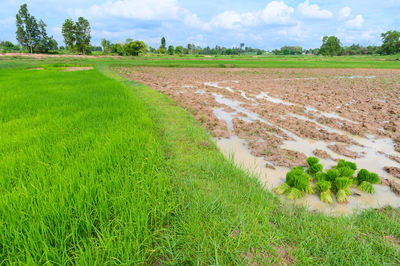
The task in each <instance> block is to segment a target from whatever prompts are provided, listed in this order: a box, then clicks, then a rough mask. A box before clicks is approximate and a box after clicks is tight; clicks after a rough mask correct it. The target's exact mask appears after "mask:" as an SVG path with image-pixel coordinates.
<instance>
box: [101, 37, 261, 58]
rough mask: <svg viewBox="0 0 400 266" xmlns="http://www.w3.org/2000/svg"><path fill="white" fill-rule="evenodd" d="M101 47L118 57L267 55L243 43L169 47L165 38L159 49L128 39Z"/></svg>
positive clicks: (103, 42)
mask: <svg viewBox="0 0 400 266" xmlns="http://www.w3.org/2000/svg"><path fill="white" fill-rule="evenodd" d="M101 46H102V48H103V51H104V53H105V54H117V55H139V54H142V53H152V54H168V55H241V54H258V55H261V54H265V53H266V51H265V50H262V49H256V48H251V47H244V44H243V43H242V44H241V46H240V47H234V48H226V47H221V46H215V47H214V48H210V47H209V46H207V47H205V48H202V47H201V46H196V45H195V44H191V43H189V44H187V45H186V46H182V45H178V46H173V45H168V46H167V44H166V39H165V37H162V38H161V44H160V46H159V47H158V48H154V47H151V46H147V45H146V44H145V43H144V42H142V41H133V40H132V39H127V40H126V41H125V43H121V42H118V43H111V41H109V40H106V39H102V41H101Z"/></svg>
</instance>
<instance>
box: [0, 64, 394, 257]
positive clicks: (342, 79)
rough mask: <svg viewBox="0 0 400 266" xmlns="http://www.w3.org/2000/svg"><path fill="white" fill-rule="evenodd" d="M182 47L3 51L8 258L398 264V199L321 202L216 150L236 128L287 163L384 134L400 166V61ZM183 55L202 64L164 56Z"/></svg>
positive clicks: (0, 89)
mask: <svg viewBox="0 0 400 266" xmlns="http://www.w3.org/2000/svg"><path fill="white" fill-rule="evenodd" d="M235 60H236V59H235ZM247 60H248V61H245V60H241V59H237V62H238V63H235V64H238V65H240V64H241V66H242V67H244V66H246V65H248V66H252V67H255V66H260V67H262V66H264V65H263V64H261V63H260V62H259V61H257V59H254V58H253V59H251V58H248V59H247ZM171 61H172V60H170V59H162V62H158V61H157V60H152V59H143V58H140V59H124V60H118V59H117V58H115V59H114V58H111V59H110V58H98V59H95V58H83V59H80V58H68V57H66V58H52V57H44V58H37V59H32V58H25V57H24V58H9V57H2V58H1V59H0V97H1V101H0V128H1V131H0V154H1V157H0V184H1V186H0V189H1V194H0V195H1V201H0V221H1V222H0V232H1V233H0V261H1V263H5V264H46V263H49V264H229V263H236V264H318V265H320V264H338V265H361V264H362V265H365V264H399V263H400V252H399V246H400V241H399V239H400V226H399V224H400V210H399V209H398V208H397V207H398V206H396V205H395V203H396V202H395V203H394V204H392V205H393V207H390V206H389V207H385V208H378V209H368V210H364V211H363V212H361V213H359V214H350V215H345V216H337V217H336V216H326V215H324V214H322V213H320V212H318V211H317V212H315V211H311V212H310V210H309V209H307V208H304V207H301V206H295V205H293V204H291V203H287V202H286V201H284V200H281V199H280V198H279V197H277V196H275V195H274V194H273V193H272V192H271V191H270V190H269V189H268V187H267V188H266V187H264V185H265V184H266V183H267V181H268V176H266V177H265V178H266V179H262V178H261V179H260V178H259V177H258V176H257V175H255V174H251V173H249V172H246V171H244V170H243V169H240V168H238V167H237V166H236V165H235V164H234V162H233V161H232V160H227V159H226V158H225V157H224V155H223V154H222V153H221V151H220V150H219V149H218V147H220V149H221V150H222V151H223V152H224V147H227V146H229V147H230V146H234V145H233V144H232V143H230V142H229V140H230V139H233V140H235V141H236V142H237V144H238V145H237V147H238V149H240V148H242V147H245V148H246V149H245V150H248V152H249V155H252V156H259V157H263V158H262V159H263V160H264V161H265V163H264V161H263V163H264V166H265V164H266V163H267V162H268V163H269V164H270V165H269V168H266V167H265V169H266V170H265V171H272V172H267V173H277V172H279V171H281V170H285V171H286V169H288V168H286V167H289V166H292V165H295V164H302V163H304V159H305V156H308V155H310V154H311V153H312V154H313V153H314V152H317V151H316V150H317V148H318V149H320V150H321V151H319V154H320V155H321V154H325V153H326V154H327V155H329V156H330V157H331V158H332V159H338V158H343V157H346V158H347V157H349V156H350V157H349V158H352V159H354V160H355V161H357V160H359V161H358V163H359V164H360V165H362V164H363V163H364V162H363V160H364V158H366V159H365V163H368V161H367V160H369V158H370V157H368V156H370V154H369V153H370V152H372V151H375V150H373V149H375V148H376V147H377V146H379V147H380V146H382V145H383V147H384V149H383V150H378V149H377V148H376V150H377V151H381V152H382V153H374V154H375V155H379V162H380V164H379V169H376V170H379V171H380V172H379V173H380V174H381V175H382V176H384V177H386V178H387V179H388V180H389V181H396V180H397V179H396V177H395V173H394V174H392V175H389V174H388V173H387V172H386V171H384V170H383V168H384V167H385V166H388V167H398V163H399V162H398V156H399V155H398V152H399V150H398V145H397V144H398V137H399V135H398V132H399V130H400V129H399V124H398V116H399V109H398V104H399V102H398V101H399V97H398V96H399V95H398V93H399V92H398V89H397V90H396V88H397V87H396V86H397V84H398V82H399V80H398V75H397V74H398V70H375V69H355V70H351V71H350V70H341V69H336V70H331V69H324V70H321V69H318V70H315V69H309V70H304V69H297V70H289V69H279V70H277V69H263V68H257V69H247V68H246V69H239V68H226V65H225V64H226V63H225V61H221V62H220V61H218V60H215V61H211V63H210V62H208V61H206V60H205V61H206V63H205V64H203V63H202V62H201V60H182V61H183V62H181V61H179V62H178V63H176V64H175V63H171ZM187 62H189V63H187ZM388 62H389V63H388ZM388 62H384V63H383V64H387V65H385V67H388V68H390V66H391V64H395V63H396V62H395V61H388ZM157 64H159V65H157ZM169 64H172V65H169ZM182 64H184V66H186V67H187V66H196V64H197V66H198V67H201V68H159V66H160V65H161V66H174V67H176V66H181V65H182ZM313 64H318V63H315V62H314V63H313ZM361 64H365V65H366V66H367V65H369V64H370V63H361ZM142 65H147V66H157V67H142ZM206 65H207V66H214V67H218V66H220V68H212V69H210V68H204V67H205V66H206ZM265 65H268V63H265ZM322 65H323V64H322ZM355 65H357V64H354V63H353V66H355ZM271 66H272V64H271ZM287 66H288V65H286V67H287ZM396 66H397V65H396ZM67 67H79V68H78V69H70V70H79V71H71V72H66V71H64V70H65V69H66V68H67ZM83 67H93V69H89V68H83ZM282 67H283V65H282ZM31 69H35V70H31ZM328 86H329V87H331V88H334V90H335V93H336V94H333V89H332V90H328V89H327V87H328ZM366 88H370V89H368V90H367V89H366ZM349 91H350V92H351V96H349ZM160 92H161V93H160ZM352 97H353V98H354V99H356V102H354V103H353V102H351V103H350V100H349V99H350V98H352ZM375 100H377V101H375ZM383 101H385V104H383ZM349 103H350V104H349ZM347 104H349V105H347ZM338 106H340V108H337V107H338ZM185 109H186V110H185ZM268 110H273V112H271V111H268ZM339 110H340V112H339ZM388 114H390V115H388ZM300 118H301V119H300ZM383 119H384V120H383ZM208 132H211V133H212V135H213V137H215V138H216V139H214V140H213V139H212V138H211V136H210V135H209V133H208ZM372 135H373V136H374V137H373V138H372V137H370V136H372ZM234 136H237V139H235V137H234ZM229 137H230V138H229ZM218 138H219V140H218ZM261 139H262V140H261ZM356 140H357V141H358V142H357V143H356ZM380 140H383V141H382V142H379V141H380ZM224 141H225V142H226V141H228V145H225V146H224ZM299 141H304V142H303V143H309V144H312V143H316V144H315V146H312V147H313V148H309V149H307V150H302V149H300V148H299V147H298V146H301V145H297V143H299ZM305 141H307V142H305ZM331 142H332V144H331ZM246 143H247V146H248V149H247V147H246V146H244V145H243V144H246ZM373 143H375V144H376V146H373ZM317 144H318V145H317ZM370 144H371V145H372V146H368V145H370ZM290 145H292V146H290ZM331 145H333V146H335V147H328V146H331ZM396 145H397V146H396ZM336 146H337V147H336ZM266 148H268V152H266V151H265V149H266ZM226 151H227V152H229V151H228V150H226ZM352 152H354V153H352ZM363 152H364V153H363ZM355 153H357V154H355ZM353 155H354V156H353ZM363 156H364V157H363ZM329 162H332V163H333V162H334V160H331V159H330V158H328V157H327V158H326V163H327V164H329ZM381 162H382V164H381ZM273 167H274V168H275V169H273ZM391 169H392V168H391ZM371 170H375V169H371ZM274 171H275V172H274ZM264 181H265V182H264ZM275 181H276V182H277V183H276V184H279V183H280V182H282V180H280V179H278V178H277V179H275ZM389 181H388V182H389ZM273 185H275V184H273ZM384 187H385V188H384ZM382 188H383V189H386V188H388V186H382ZM387 192H388V193H390V191H389V189H387ZM393 195H394V194H393ZM394 197H397V196H396V195H394ZM395 199H397V198H395ZM391 203H392V202H391Z"/></svg>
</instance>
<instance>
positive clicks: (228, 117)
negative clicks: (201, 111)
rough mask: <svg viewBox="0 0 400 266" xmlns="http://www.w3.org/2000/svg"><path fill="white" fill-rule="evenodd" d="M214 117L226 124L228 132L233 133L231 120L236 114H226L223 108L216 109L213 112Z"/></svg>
mask: <svg viewBox="0 0 400 266" xmlns="http://www.w3.org/2000/svg"><path fill="white" fill-rule="evenodd" d="M213 112H214V115H215V116H216V117H217V118H218V119H219V120H222V121H225V122H226V125H227V127H228V131H233V119H234V115H235V114H236V113H228V112H225V111H224V108H217V109H214V110H213Z"/></svg>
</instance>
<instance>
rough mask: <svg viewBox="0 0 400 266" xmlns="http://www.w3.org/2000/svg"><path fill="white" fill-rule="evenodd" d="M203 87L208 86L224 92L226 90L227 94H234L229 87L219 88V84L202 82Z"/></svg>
mask: <svg viewBox="0 0 400 266" xmlns="http://www.w3.org/2000/svg"><path fill="white" fill-rule="evenodd" d="M204 85H205V86H209V87H214V88H217V89H225V90H227V91H229V92H232V93H234V92H235V91H234V90H232V89H231V87H221V86H219V82H204Z"/></svg>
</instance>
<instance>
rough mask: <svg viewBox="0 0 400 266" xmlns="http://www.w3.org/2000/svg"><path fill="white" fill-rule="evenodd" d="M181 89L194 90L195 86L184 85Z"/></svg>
mask: <svg viewBox="0 0 400 266" xmlns="http://www.w3.org/2000/svg"><path fill="white" fill-rule="evenodd" d="M181 88H182V89H194V86H192V85H183V86H182V87H181Z"/></svg>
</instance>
